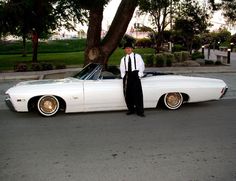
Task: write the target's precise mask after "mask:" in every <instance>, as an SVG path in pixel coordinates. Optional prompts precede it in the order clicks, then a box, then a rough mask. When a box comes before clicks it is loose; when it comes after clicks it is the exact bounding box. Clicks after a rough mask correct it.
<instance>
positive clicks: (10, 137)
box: [0, 99, 236, 181]
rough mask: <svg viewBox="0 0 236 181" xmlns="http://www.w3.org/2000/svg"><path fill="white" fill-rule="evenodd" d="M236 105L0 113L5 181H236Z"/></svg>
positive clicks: (2, 177)
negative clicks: (134, 111) (128, 112)
mask: <svg viewBox="0 0 236 181" xmlns="http://www.w3.org/2000/svg"><path fill="white" fill-rule="evenodd" d="M235 107H236V102H235V101H234V100H232V99H229V100H221V101H213V102H205V103H197V104H188V105H187V104H186V105H184V106H183V107H182V108H181V109H179V110H178V111H168V110H162V109H150V110H146V111H145V113H146V115H147V116H146V117H145V118H140V117H138V116H136V115H131V116H127V115H126V114H125V112H124V111H118V112H105V113H89V114H87V113H83V114H81V113H79V114H58V115H57V116H55V117H50V118H45V117H41V116H39V115H38V114H37V113H14V112H10V111H9V110H0V114H1V119H0V148H1V149H0V180H1V181H114V180H115V181H116V180H118V181H235V180H236V154H235V153H236V132H235V129H236V121H235V117H236V113H235Z"/></svg>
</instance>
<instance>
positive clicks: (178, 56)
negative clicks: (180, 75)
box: [174, 52, 183, 62]
mask: <svg viewBox="0 0 236 181" xmlns="http://www.w3.org/2000/svg"><path fill="white" fill-rule="evenodd" d="M174 57H175V62H182V61H183V58H182V52H174Z"/></svg>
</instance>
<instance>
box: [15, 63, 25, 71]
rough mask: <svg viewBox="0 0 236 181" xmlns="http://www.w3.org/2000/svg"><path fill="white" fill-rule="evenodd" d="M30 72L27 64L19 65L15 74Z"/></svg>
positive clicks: (16, 66)
mask: <svg viewBox="0 0 236 181" xmlns="http://www.w3.org/2000/svg"><path fill="white" fill-rule="evenodd" d="M27 70H28V66H27V64H26V63H19V64H16V65H15V66H14V71H15V72H26V71H27Z"/></svg>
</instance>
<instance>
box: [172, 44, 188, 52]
mask: <svg viewBox="0 0 236 181" xmlns="http://www.w3.org/2000/svg"><path fill="white" fill-rule="evenodd" d="M183 50H186V49H185V48H184V47H183V46H182V45H180V44H175V45H174V46H173V47H172V52H180V51H183Z"/></svg>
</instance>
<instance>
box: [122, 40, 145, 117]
mask: <svg viewBox="0 0 236 181" xmlns="http://www.w3.org/2000/svg"><path fill="white" fill-rule="evenodd" d="M123 49H124V51H125V54H126V55H125V56H124V57H123V58H122V59H121V62H120V73H121V77H122V78H123V88H124V96H125V102H126V105H127V108H128V112H127V115H130V114H134V113H135V111H136V113H137V115H138V116H141V117H144V116H145V115H144V110H143V92H142V85H141V80H140V79H141V77H142V76H143V71H144V69H145V66H144V62H143V59H142V57H141V56H140V55H139V54H137V53H133V46H132V44H131V43H126V44H125V45H124V48H123Z"/></svg>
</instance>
